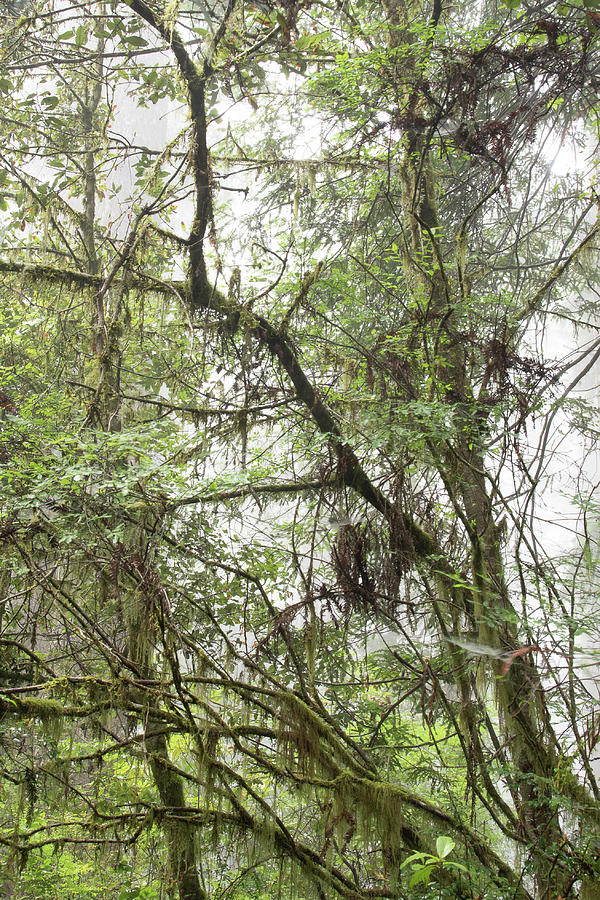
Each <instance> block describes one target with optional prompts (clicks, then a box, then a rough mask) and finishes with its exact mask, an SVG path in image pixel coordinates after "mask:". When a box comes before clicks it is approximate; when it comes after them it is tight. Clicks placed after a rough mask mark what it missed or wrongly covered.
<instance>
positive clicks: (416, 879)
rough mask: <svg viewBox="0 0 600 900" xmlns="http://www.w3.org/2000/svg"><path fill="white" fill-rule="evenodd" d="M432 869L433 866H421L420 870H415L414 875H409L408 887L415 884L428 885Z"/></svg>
mask: <svg viewBox="0 0 600 900" xmlns="http://www.w3.org/2000/svg"><path fill="white" fill-rule="evenodd" d="M433 869H434V867H433V866H423V867H422V868H419V869H417V871H416V872H415V874H414V875H411V877H410V878H409V881H408V886H409V887H414V886H415V884H429V879H430V878H431V873H432V872H433Z"/></svg>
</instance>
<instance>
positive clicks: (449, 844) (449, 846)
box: [435, 834, 456, 859]
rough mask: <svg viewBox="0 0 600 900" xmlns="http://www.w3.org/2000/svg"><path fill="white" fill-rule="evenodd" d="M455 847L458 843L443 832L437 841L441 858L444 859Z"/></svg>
mask: <svg viewBox="0 0 600 900" xmlns="http://www.w3.org/2000/svg"><path fill="white" fill-rule="evenodd" d="M455 847H456V844H455V843H454V841H453V840H452V838H449V837H447V836H446V835H444V834H441V835H440V836H439V838H438V839H437V841H436V842H435V849H436V850H437V855H438V856H439V858H440V859H444V858H445V857H446V856H448V854H449V853H452V851H453V850H454V848H455Z"/></svg>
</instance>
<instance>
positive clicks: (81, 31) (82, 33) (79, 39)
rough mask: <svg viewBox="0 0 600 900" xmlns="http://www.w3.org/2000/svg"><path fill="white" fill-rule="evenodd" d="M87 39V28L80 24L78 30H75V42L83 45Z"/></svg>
mask: <svg viewBox="0 0 600 900" xmlns="http://www.w3.org/2000/svg"><path fill="white" fill-rule="evenodd" d="M86 41H87V28H85V26H84V25H80V26H79V28H78V29H77V31H76V32H75V43H76V44H77V46H78V47H83V45H84V44H85V42H86Z"/></svg>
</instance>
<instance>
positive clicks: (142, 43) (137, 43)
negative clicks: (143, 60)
mask: <svg viewBox="0 0 600 900" xmlns="http://www.w3.org/2000/svg"><path fill="white" fill-rule="evenodd" d="M123 43H124V44H127V45H128V46H129V47H147V46H148V41H147V40H146V39H145V38H143V37H137V36H136V35H132V36H131V37H126V38H123Z"/></svg>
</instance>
